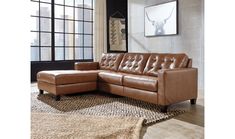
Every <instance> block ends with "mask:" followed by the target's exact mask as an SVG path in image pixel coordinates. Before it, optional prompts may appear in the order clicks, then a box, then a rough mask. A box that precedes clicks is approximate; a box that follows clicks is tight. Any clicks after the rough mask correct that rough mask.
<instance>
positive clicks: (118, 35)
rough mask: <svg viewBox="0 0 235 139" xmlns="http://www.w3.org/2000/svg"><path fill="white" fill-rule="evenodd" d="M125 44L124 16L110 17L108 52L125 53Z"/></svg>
mask: <svg viewBox="0 0 235 139" xmlns="http://www.w3.org/2000/svg"><path fill="white" fill-rule="evenodd" d="M117 13H118V14H120V13H119V12H117ZM126 43H127V40H126V19H125V18H124V16H121V17H114V16H113V17H110V18H109V45H108V52H117V53H119V52H127V45H126Z"/></svg>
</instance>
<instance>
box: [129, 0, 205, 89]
mask: <svg viewBox="0 0 235 139" xmlns="http://www.w3.org/2000/svg"><path fill="white" fill-rule="evenodd" d="M167 1H169V0H128V27H129V29H128V49H129V52H163V53H164V52H165V53H186V54H187V55H188V56H189V57H191V58H192V59H193V67H197V68H198V70H199V81H198V86H199V89H200V90H201V89H203V88H204V0H178V8H179V10H178V20H179V22H178V28H179V30H178V31H179V34H178V35H174V36H164V37H163V36H162V37H145V36H144V7H146V6H150V5H155V4H159V3H163V2H167Z"/></svg>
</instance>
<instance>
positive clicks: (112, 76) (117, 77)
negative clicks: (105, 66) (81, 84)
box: [98, 71, 124, 85]
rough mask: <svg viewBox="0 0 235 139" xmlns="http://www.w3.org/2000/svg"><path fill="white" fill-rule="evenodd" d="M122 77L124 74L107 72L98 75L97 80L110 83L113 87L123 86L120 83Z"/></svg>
mask: <svg viewBox="0 0 235 139" xmlns="http://www.w3.org/2000/svg"><path fill="white" fill-rule="evenodd" d="M123 76H124V74H122V73H117V72H109V71H104V72H100V73H98V79H99V81H100V82H104V83H110V84H115V85H123V83H122V80H123Z"/></svg>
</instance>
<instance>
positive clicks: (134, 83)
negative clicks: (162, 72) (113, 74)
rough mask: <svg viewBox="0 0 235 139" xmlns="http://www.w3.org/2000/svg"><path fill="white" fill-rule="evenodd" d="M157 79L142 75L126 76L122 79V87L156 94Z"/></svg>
mask: <svg viewBox="0 0 235 139" xmlns="http://www.w3.org/2000/svg"><path fill="white" fill-rule="evenodd" d="M157 83H158V78H157V77H152V76H144V75H126V76H124V77H123V85H124V86H126V87H131V88H136V89H142V90H147V91H154V92H156V91H157V89H158V87H157V86H158V85H157Z"/></svg>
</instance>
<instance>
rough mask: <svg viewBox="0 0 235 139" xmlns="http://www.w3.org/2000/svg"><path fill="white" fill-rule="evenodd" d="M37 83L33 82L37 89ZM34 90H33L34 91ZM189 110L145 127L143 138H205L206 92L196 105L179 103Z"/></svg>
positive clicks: (32, 85) (200, 93) (200, 96)
mask: <svg viewBox="0 0 235 139" xmlns="http://www.w3.org/2000/svg"><path fill="white" fill-rule="evenodd" d="M36 89H37V84H36V83H32V84H31V90H34V91H35V90H36ZM34 91H33V92H34ZM175 105H181V107H184V108H186V109H187V110H188V111H187V112H186V113H184V114H181V115H179V116H176V117H174V118H172V119H169V120H166V121H163V122H160V123H156V124H154V125H151V126H149V127H144V128H143V129H142V132H141V138H143V139H203V138H204V93H203V91H199V93H198V99H197V104H196V105H191V104H190V102H189V101H185V102H182V103H179V104H175Z"/></svg>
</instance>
